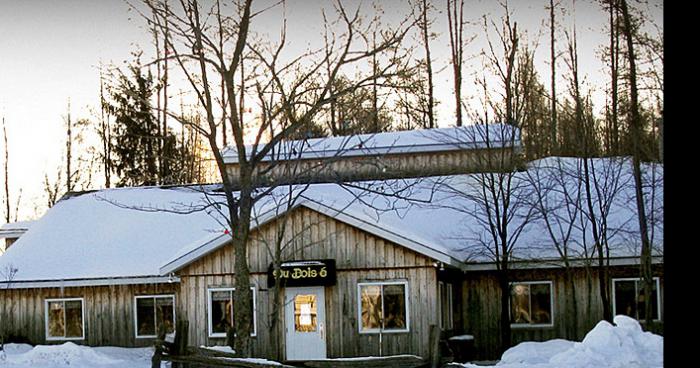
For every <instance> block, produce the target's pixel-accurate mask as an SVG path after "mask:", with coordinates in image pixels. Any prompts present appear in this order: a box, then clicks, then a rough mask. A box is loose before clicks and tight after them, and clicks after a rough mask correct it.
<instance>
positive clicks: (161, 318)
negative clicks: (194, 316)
mask: <svg viewBox="0 0 700 368" xmlns="http://www.w3.org/2000/svg"><path fill="white" fill-rule="evenodd" d="M134 305H135V308H134V309H135V310H136V320H135V323H136V326H135V327H136V337H137V338H149V337H157V336H158V332H159V331H160V329H161V327H163V328H165V333H166V334H171V333H173V332H175V296H174V295H146V296H137V297H135V300H134Z"/></svg>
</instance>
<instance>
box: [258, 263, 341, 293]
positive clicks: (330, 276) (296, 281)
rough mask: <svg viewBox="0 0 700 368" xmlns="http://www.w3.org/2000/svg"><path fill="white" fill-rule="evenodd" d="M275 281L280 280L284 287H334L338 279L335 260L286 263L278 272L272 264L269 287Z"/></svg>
mask: <svg viewBox="0 0 700 368" xmlns="http://www.w3.org/2000/svg"><path fill="white" fill-rule="evenodd" d="M278 273H279V275H278ZM276 276H277V277H276ZM275 279H279V280H280V286H282V287H285V286H288V287H294V286H332V285H335V279H336V277H335V259H320V260H305V261H286V262H282V265H281V266H280V269H279V270H278V271H276V270H275V267H274V264H273V263H271V264H270V267H269V268H268V270H267V287H272V286H274V285H275Z"/></svg>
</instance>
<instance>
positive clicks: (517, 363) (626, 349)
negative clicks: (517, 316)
mask: <svg viewBox="0 0 700 368" xmlns="http://www.w3.org/2000/svg"><path fill="white" fill-rule="evenodd" d="M614 323H615V324H614V325H613V324H610V323H608V322H606V321H601V322H599V323H598V325H596V326H595V328H593V329H592V330H591V331H590V332H589V333H588V334H587V335H586V337H585V338H584V339H583V341H581V342H573V341H566V340H561V339H556V340H549V341H545V342H524V343H521V344H518V345H517V346H515V347H513V348H511V349H508V350H507V351H506V352H505V353H504V354H503V356H502V357H501V361H500V362H498V363H497V364H496V365H495V366H494V367H498V368H560V367H567V368H602V367H606V368H661V367H663V365H664V360H663V345H664V339H663V337H661V336H659V335H654V334H652V333H650V332H644V331H642V328H641V326H640V325H639V323H638V322H637V321H636V320H634V319H632V318H629V317H626V316H617V317H615V319H614ZM221 350H222V351H229V350H230V348H221ZM151 356H153V348H118V347H109V346H108V347H87V346H81V345H76V344H74V343H72V342H67V343H64V344H62V345H38V346H35V347H32V346H31V345H26V344H8V345H6V346H5V351H3V352H0V368H30V367H32V368H33V367H42V368H63V367H73V368H116V367H129V368H149V367H150V366H151ZM255 361H261V360H255ZM265 363H268V364H270V363H272V362H270V361H265ZM462 366H463V367H466V368H483V367H482V366H477V365H474V364H469V363H467V364H462Z"/></svg>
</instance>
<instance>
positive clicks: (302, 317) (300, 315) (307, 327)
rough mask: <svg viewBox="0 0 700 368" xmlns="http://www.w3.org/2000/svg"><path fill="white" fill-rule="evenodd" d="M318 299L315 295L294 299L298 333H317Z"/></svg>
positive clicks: (295, 327) (295, 322) (295, 324)
mask: <svg viewBox="0 0 700 368" xmlns="http://www.w3.org/2000/svg"><path fill="white" fill-rule="evenodd" d="M317 307H318V305H317V299H316V295H315V294H309V295H297V296H295V297H294V329H295V331H297V332H316V317H317Z"/></svg>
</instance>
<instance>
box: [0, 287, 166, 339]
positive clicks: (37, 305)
mask: <svg viewBox="0 0 700 368" xmlns="http://www.w3.org/2000/svg"><path fill="white" fill-rule="evenodd" d="M177 287H178V286H177V284H176V283H173V284H151V285H113V286H91V287H69V288H63V289H62V288H37V289H8V290H0V326H2V327H3V328H6V331H8V333H9V334H11V335H14V336H17V337H21V338H25V339H27V340H28V341H30V342H31V343H32V344H46V343H61V341H51V342H47V341H46V321H45V303H44V301H45V300H46V299H50V298H83V299H84V302H83V309H84V315H85V321H84V324H85V339H84V340H80V341H73V342H75V343H78V344H88V345H92V346H99V345H112V346H150V345H152V343H153V340H152V339H136V333H135V331H134V307H133V305H134V297H135V296H138V295H153V294H176V290H177ZM175 299H176V300H175V303H176V304H177V303H178V301H177V295H176V296H175Z"/></svg>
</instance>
